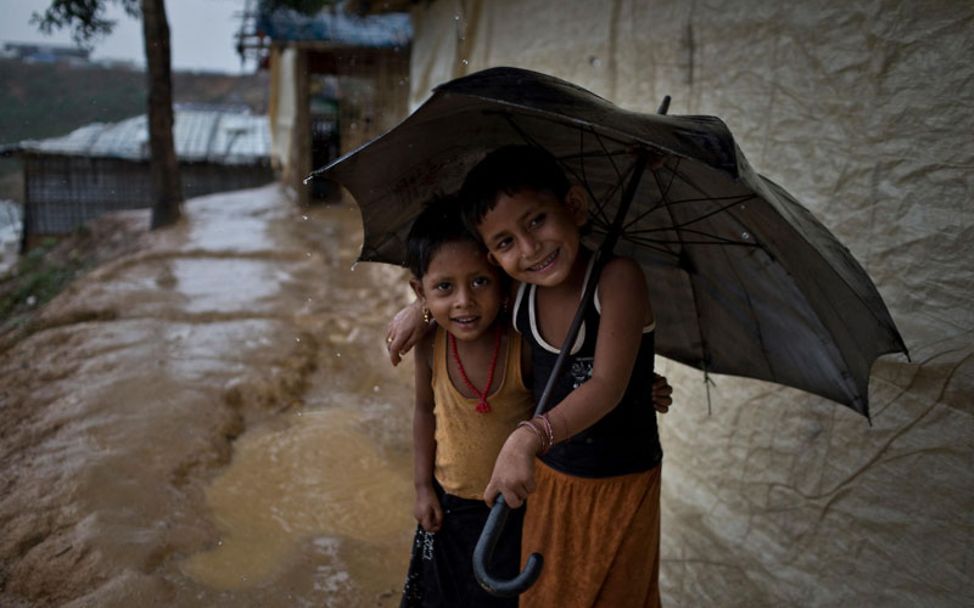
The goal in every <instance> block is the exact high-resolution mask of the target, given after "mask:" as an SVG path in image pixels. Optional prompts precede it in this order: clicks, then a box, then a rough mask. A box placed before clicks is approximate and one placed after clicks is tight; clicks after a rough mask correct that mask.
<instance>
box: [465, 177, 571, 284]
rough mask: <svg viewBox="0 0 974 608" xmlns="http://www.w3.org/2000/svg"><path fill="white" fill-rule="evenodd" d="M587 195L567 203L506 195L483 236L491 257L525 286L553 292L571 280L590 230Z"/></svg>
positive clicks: (533, 193)
mask: <svg viewBox="0 0 974 608" xmlns="http://www.w3.org/2000/svg"><path fill="white" fill-rule="evenodd" d="M586 220H587V217H586V199H585V194H584V192H582V191H581V190H580V189H579V188H578V187H577V186H575V187H573V188H572V189H570V190H569V191H568V194H566V196H565V200H564V201H562V200H559V199H558V198H557V197H556V196H555V195H554V194H551V193H550V192H543V191H538V190H534V189H531V188H525V189H523V190H520V191H518V192H517V193H515V194H514V195H513V196H510V195H507V194H503V193H502V194H501V195H500V196H499V197H498V199H497V204H496V205H495V206H494V208H493V209H491V210H490V211H488V212H487V215H485V216H484V219H483V220H482V221H481V222H480V224H479V225H478V226H477V231H478V232H479V233H480V236H481V238H482V239H483V240H484V243H485V244H486V245H487V250H488V251H489V256H490V257H491V259H492V260H493V261H495V262H496V263H497V264H499V265H500V266H501V268H503V269H504V272H506V273H507V274H509V275H510V276H511V277H513V278H515V279H517V280H518V281H521V282H523V283H531V284H534V285H541V286H545V287H551V286H554V285H558V284H560V283H561V282H563V281H564V280H565V279H567V278H568V277H569V276H571V272H572V270H573V267H574V265H575V260H576V259H577V258H578V252H579V248H580V246H581V236H580V233H579V228H580V227H581V226H583V225H584V224H585V222H586Z"/></svg>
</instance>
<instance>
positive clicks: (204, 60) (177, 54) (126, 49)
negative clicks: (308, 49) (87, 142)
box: [0, 0, 254, 73]
mask: <svg viewBox="0 0 974 608" xmlns="http://www.w3.org/2000/svg"><path fill="white" fill-rule="evenodd" d="M244 3H245V0H166V13H167V16H168V17H169V29H170V30H171V34H172V65H173V69H175V70H206V71H218V72H231V73H240V71H241V68H240V57H238V56H237V52H236V50H235V46H236V39H235V38H234V35H235V34H236V32H237V31H238V30H239V29H240V13H241V12H242V11H243V7H244ZM50 4H51V0H0V15H2V18H0V43H2V42H47V43H52V44H69V45H70V44H73V42H72V40H71V34H70V32H68V31H66V30H62V31H55V32H54V33H53V34H52V35H50V36H47V35H44V34H42V33H41V32H39V31H38V29H37V26H36V25H31V23H30V17H31V15H32V14H33V13H35V12H42V11H43V10H44V9H45V8H47V7H48V6H50ZM109 4H110V6H109V10H108V16H109V18H111V19H115V20H117V21H118V23H117V24H116V26H115V31H114V32H113V33H112V34H111V35H110V36H108V37H107V38H104V39H102V40H99V41H97V42H95V44H94V49H93V50H92V55H91V56H92V58H93V59H103V58H112V59H127V60H131V61H135V62H136V63H138V64H140V65H145V54H144V51H143V47H142V24H141V22H140V21H138V20H136V19H132V18H131V17H128V16H127V15H125V13H124V12H122V10H121V9H120V8H118V7H117V6H115V4H114V3H111V2H110V3H109ZM253 69H254V66H253V65H252V64H251V65H248V66H247V67H246V71H248V72H251V71H253Z"/></svg>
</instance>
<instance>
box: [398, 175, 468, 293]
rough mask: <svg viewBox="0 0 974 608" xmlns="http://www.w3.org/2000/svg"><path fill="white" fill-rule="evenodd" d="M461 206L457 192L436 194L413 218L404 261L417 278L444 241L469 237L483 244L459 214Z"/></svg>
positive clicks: (424, 270) (465, 239)
mask: <svg viewBox="0 0 974 608" xmlns="http://www.w3.org/2000/svg"><path fill="white" fill-rule="evenodd" d="M460 206H461V205H460V200H459V197H458V196H457V195H456V194H450V195H440V196H436V197H434V198H433V199H431V200H430V201H429V202H427V203H426V207H425V208H424V209H423V211H422V212H421V213H420V214H419V215H418V216H417V217H416V219H415V220H414V221H413V226H412V228H410V229H409V236H407V237H406V265H407V266H408V267H409V270H411V271H412V273H413V276H414V277H416V278H417V279H422V278H423V276H424V275H425V274H426V271H427V270H429V265H430V260H432V259H433V256H434V255H435V254H436V252H437V251H439V249H440V247H442V246H443V245H445V244H447V243H455V242H457V241H469V242H471V243H473V244H474V245H476V246H477V247H478V248H482V247H483V245H482V244H481V243H480V241H479V240H478V239H477V237H476V236H474V235H473V234H471V233H470V231H469V230H467V228H466V226H465V225H464V223H463V221H462V219H461V218H460Z"/></svg>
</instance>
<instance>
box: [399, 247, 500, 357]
mask: <svg viewBox="0 0 974 608" xmlns="http://www.w3.org/2000/svg"><path fill="white" fill-rule="evenodd" d="M413 287H414V288H415V289H416V292H417V294H418V295H419V296H420V298H422V299H423V300H425V304H426V307H427V308H429V311H430V314H431V315H432V316H433V318H434V319H436V322H437V323H438V324H439V325H440V326H441V327H443V328H444V329H445V330H446V331H448V332H450V333H451V334H453V335H454V336H456V338H457V339H458V340H468V341H469V340H475V339H477V338H479V337H480V336H481V335H482V334H483V333H484V332H485V331H486V330H487V329H489V328H490V327H491V325H492V324H493V322H494V319H496V318H497V315H498V313H499V312H500V310H501V306H502V302H503V299H504V294H503V290H502V285H501V280H500V277H499V276H498V274H497V271H496V270H495V268H494V267H493V265H491V264H490V263H489V262H488V261H487V256H486V255H484V252H483V249H481V248H480V247H478V246H477V245H476V244H474V243H471V242H470V241H454V242H450V243H445V244H443V245H442V246H440V248H439V250H437V252H436V253H435V254H433V258H432V259H431V260H430V263H429V268H428V269H427V270H426V275H425V276H423V279H422V281H421V282H419V283H417V282H415V281H414V283H413Z"/></svg>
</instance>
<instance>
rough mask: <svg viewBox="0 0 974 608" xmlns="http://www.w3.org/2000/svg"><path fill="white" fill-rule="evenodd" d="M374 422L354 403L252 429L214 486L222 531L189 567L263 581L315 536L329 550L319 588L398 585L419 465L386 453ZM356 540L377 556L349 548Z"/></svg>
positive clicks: (208, 577)
mask: <svg viewBox="0 0 974 608" xmlns="http://www.w3.org/2000/svg"><path fill="white" fill-rule="evenodd" d="M365 423H367V421H366V420H364V419H363V417H362V416H361V414H360V413H357V412H356V411H355V410H353V409H350V408H329V409H324V410H318V411H309V412H298V413H295V414H290V415H288V416H287V418H286V419H285V420H283V421H280V423H279V424H275V425H274V426H275V427H280V428H264V429H258V430H252V431H249V432H248V433H247V434H246V436H244V437H242V438H241V439H240V440H239V441H238V442H237V445H236V446H235V449H234V456H233V461H232V463H231V464H230V466H229V467H228V468H227V470H226V472H224V473H223V474H222V475H220V476H219V477H218V478H217V479H216V480H214V482H213V484H212V485H211V486H210V487H209V488H208V489H207V491H206V502H207V505H208V506H209V507H210V509H211V510H212V513H213V519H214V520H215V521H216V524H217V527H218V529H219V532H220V539H221V540H220V542H219V544H218V546H217V547H215V548H213V549H212V550H209V551H205V552H203V553H198V554H196V555H194V556H192V557H190V558H189V559H187V560H185V561H184V562H183V563H182V564H181V570H182V571H183V572H185V573H186V574H187V575H189V576H190V577H192V578H193V579H194V580H196V581H198V582H200V583H202V584H204V585H206V586H208V587H212V588H214V589H221V590H242V589H246V588H251V587H257V586H261V585H263V584H266V583H267V582H268V581H271V580H273V579H274V578H275V576H277V575H280V574H281V568H282V564H288V563H289V562H292V561H293V559H294V558H295V556H296V555H297V554H298V552H299V550H300V549H301V548H302V546H303V545H307V544H308V543H310V545H311V546H313V547H314V548H315V549H316V550H317V551H316V552H317V553H319V554H321V556H322V558H324V559H322V560H321V562H322V563H320V564H319V565H318V566H317V567H316V572H315V587H316V589H319V590H321V591H332V592H334V593H339V594H340V593H342V592H343V591H344V592H346V593H352V592H353V591H354V592H355V593H356V594H357V595H361V596H363V597H367V596H374V597H378V596H380V595H381V594H382V593H383V592H389V591H390V590H391V589H394V588H395V587H396V586H397V585H398V584H399V583H401V581H402V578H403V573H404V572H405V565H406V561H407V550H408V546H409V541H410V535H411V531H412V527H413V525H414V524H413V520H412V517H411V514H410V505H411V503H412V484H411V467H410V466H409V463H408V461H401V462H398V463H394V462H390V461H389V460H388V459H386V458H385V457H384V456H383V455H382V454H380V452H379V451H378V450H377V449H376V446H375V442H374V440H373V439H371V438H370V437H369V436H368V435H367V434H365V433H364V432H363V431H362V430H361V427H362V425H363V424H365ZM352 546H354V547H355V550H356V551H357V552H361V551H363V550H364V551H366V552H367V553H368V554H370V555H371V559H368V560H361V559H355V558H351V559H350V558H349V557H348V556H346V555H343V553H344V552H345V549H346V547H352ZM376 558H378V559H376ZM373 561H378V562H379V563H381V564H383V565H385V566H386V567H384V568H379V569H376V568H374V567H371V566H373V564H369V563H367V562H373ZM353 581H354V585H352V582H353ZM353 587H354V589H353ZM333 599H337V598H333Z"/></svg>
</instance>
